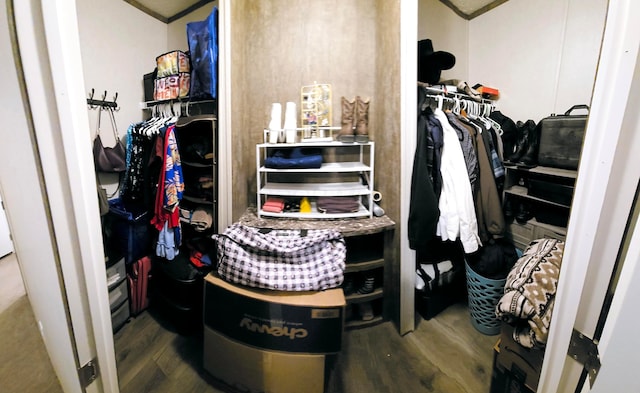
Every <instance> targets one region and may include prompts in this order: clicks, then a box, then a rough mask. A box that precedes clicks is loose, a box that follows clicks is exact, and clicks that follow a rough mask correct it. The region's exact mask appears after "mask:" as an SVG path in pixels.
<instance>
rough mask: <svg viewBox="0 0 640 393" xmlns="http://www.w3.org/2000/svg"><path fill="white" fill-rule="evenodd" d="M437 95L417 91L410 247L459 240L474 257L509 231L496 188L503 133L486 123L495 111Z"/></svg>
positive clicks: (500, 175) (453, 96)
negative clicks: (480, 248)
mask: <svg viewBox="0 0 640 393" xmlns="http://www.w3.org/2000/svg"><path fill="white" fill-rule="evenodd" d="M434 93H435V91H434V90H433V89H431V88H427V87H425V86H419V87H418V104H419V106H418V130H417V131H418V135H417V141H418V143H417V146H416V153H415V157H414V172H413V176H412V191H411V201H410V209H409V243H410V247H411V248H413V249H416V250H420V249H423V248H425V247H428V245H429V244H430V243H431V242H432V241H433V237H434V236H436V238H440V239H442V240H456V239H459V240H461V241H462V244H463V246H464V249H465V252H467V253H470V252H474V251H475V250H477V249H478V247H480V246H481V245H482V244H483V242H486V241H488V240H489V239H491V238H494V237H501V236H503V234H504V230H505V223H504V216H503V214H502V207H501V198H500V194H499V191H498V186H497V184H500V182H501V181H502V180H501V179H502V178H503V177H504V167H503V166H502V163H501V154H500V153H501V152H500V148H501V144H500V141H499V139H500V138H499V135H498V132H499V130H496V128H495V127H494V123H495V122H493V121H488V118H489V115H490V114H491V112H492V111H493V110H494V109H495V108H494V105H493V103H491V102H488V101H487V100H484V102H477V101H475V100H472V99H469V98H465V97H464V95H462V94H459V93H456V94H450V93H449V94H444V93H442V92H440V93H442V94H434ZM439 141H442V143H441V144H440V142H439ZM425 195H426V196H427V198H425V197H424V196H425ZM430 198H431V199H432V200H429V199H430ZM434 228H435V231H434Z"/></svg>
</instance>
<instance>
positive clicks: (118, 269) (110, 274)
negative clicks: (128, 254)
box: [107, 258, 127, 290]
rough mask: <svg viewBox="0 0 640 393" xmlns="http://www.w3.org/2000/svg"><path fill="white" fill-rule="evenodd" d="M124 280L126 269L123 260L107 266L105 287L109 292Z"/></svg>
mask: <svg viewBox="0 0 640 393" xmlns="http://www.w3.org/2000/svg"><path fill="white" fill-rule="evenodd" d="M125 278H127V269H126V267H125V264H124V258H121V259H120V260H119V261H117V262H116V263H114V264H112V265H107V286H108V287H109V290H112V289H113V288H115V287H116V286H117V285H118V284H120V282H121V281H122V280H124V279H125Z"/></svg>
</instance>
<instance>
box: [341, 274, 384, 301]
mask: <svg viewBox="0 0 640 393" xmlns="http://www.w3.org/2000/svg"><path fill="white" fill-rule="evenodd" d="M375 284H376V279H375V276H374V275H373V274H372V273H370V272H364V273H357V274H348V275H345V278H344V282H343V283H342V290H343V291H344V294H345V295H346V296H349V295H354V294H358V295H366V294H369V293H372V292H373V291H374V289H375Z"/></svg>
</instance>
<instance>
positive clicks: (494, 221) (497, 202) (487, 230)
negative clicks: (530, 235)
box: [459, 117, 506, 243]
mask: <svg viewBox="0 0 640 393" xmlns="http://www.w3.org/2000/svg"><path fill="white" fill-rule="evenodd" d="M459 120H460V125H462V126H464V127H466V128H467V130H468V131H469V134H470V135H471V137H472V139H475V146H476V152H477V154H476V157H477V159H478V168H479V192H477V193H476V195H475V207H476V217H477V219H478V234H479V236H480V239H481V241H483V242H485V243H486V242H487V241H488V240H489V239H490V238H492V237H494V236H496V237H502V236H503V235H504V231H505V228H506V224H505V220H504V214H503V212H502V203H501V198H500V195H499V193H498V188H497V186H496V182H495V178H494V172H493V167H492V166H491V162H490V161H489V154H488V153H487V148H486V145H485V140H484V138H483V137H482V133H483V129H482V127H480V126H479V125H477V124H476V123H474V122H472V121H470V120H469V119H467V118H465V117H459Z"/></svg>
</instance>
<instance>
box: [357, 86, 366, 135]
mask: <svg viewBox="0 0 640 393" xmlns="http://www.w3.org/2000/svg"><path fill="white" fill-rule="evenodd" d="M356 116H357V120H356V142H359V143H367V142H369V99H367V100H366V101H364V100H363V99H361V98H360V96H358V97H356Z"/></svg>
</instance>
